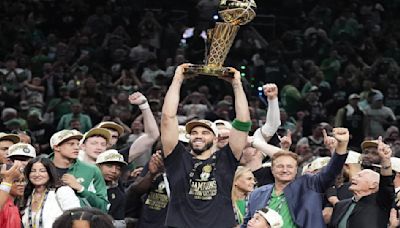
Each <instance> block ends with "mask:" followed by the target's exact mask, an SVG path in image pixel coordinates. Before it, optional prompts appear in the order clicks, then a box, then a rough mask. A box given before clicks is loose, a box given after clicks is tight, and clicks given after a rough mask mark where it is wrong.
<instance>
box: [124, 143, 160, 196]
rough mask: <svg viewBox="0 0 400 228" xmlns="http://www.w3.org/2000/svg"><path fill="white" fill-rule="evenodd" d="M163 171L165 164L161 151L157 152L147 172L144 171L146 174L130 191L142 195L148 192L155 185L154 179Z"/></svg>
mask: <svg viewBox="0 0 400 228" xmlns="http://www.w3.org/2000/svg"><path fill="white" fill-rule="evenodd" d="M163 170H164V162H163V158H162V156H161V151H157V152H156V153H155V154H153V155H152V156H151V158H150V161H149V163H148V168H147V170H143V171H144V172H145V173H142V174H141V175H140V176H138V177H137V178H136V180H135V182H133V184H132V185H131V186H130V187H129V190H128V191H134V192H136V193H138V194H140V195H142V194H144V193H146V192H148V191H149V189H150V188H151V185H152V184H153V180H154V178H155V177H156V176H157V175H158V174H160V173H162V171H163Z"/></svg>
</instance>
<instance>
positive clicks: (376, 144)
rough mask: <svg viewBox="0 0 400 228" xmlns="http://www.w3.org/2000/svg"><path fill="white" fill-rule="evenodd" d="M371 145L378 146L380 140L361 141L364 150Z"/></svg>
mask: <svg viewBox="0 0 400 228" xmlns="http://www.w3.org/2000/svg"><path fill="white" fill-rule="evenodd" d="M370 147H378V142H377V141H364V142H362V143H361V149H362V150H363V151H364V149H366V148H370Z"/></svg>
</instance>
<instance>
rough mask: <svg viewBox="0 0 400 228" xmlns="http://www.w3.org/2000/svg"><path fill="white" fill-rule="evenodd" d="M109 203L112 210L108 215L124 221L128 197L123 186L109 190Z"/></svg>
mask: <svg viewBox="0 0 400 228" xmlns="http://www.w3.org/2000/svg"><path fill="white" fill-rule="evenodd" d="M107 196H108V202H110V204H111V205H110V209H109V210H108V214H109V215H111V216H112V217H113V218H114V219H115V220H123V219H124V218H125V202H126V195H125V192H124V189H123V187H122V184H121V183H119V184H118V186H115V187H111V188H109V189H107Z"/></svg>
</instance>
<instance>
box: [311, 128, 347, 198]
mask: <svg viewBox="0 0 400 228" xmlns="http://www.w3.org/2000/svg"><path fill="white" fill-rule="evenodd" d="M332 132H333V136H328V135H327V134H326V131H325V130H323V134H324V143H325V146H326V147H327V148H328V149H329V150H330V151H332V150H334V151H335V152H334V153H333V154H332V158H331V160H330V161H329V163H328V165H327V166H326V167H325V168H323V169H322V170H321V171H320V172H319V173H317V174H316V175H313V176H312V178H310V179H309V180H310V181H309V182H308V184H309V187H310V188H312V189H314V190H315V191H316V192H325V191H326V189H327V188H329V187H330V185H332V183H333V182H334V180H335V179H336V177H337V176H338V175H339V174H340V172H341V170H342V168H343V165H344V163H345V161H346V158H347V156H346V154H347V144H348V143H349V138H350V134H349V131H348V130H347V128H333V130H332Z"/></svg>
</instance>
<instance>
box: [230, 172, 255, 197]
mask: <svg viewBox="0 0 400 228" xmlns="http://www.w3.org/2000/svg"><path fill="white" fill-rule="evenodd" d="M247 172H250V173H252V172H251V169H250V168H247V167H244V166H238V167H237V169H236V172H235V176H234V177H233V185H232V195H231V196H232V202H236V200H238V198H237V195H238V194H237V193H238V189H237V187H236V186H235V182H236V181H237V180H238V179H239V178H240V177H242V176H243V175H244V174H245V173H247Z"/></svg>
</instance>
